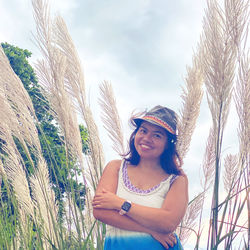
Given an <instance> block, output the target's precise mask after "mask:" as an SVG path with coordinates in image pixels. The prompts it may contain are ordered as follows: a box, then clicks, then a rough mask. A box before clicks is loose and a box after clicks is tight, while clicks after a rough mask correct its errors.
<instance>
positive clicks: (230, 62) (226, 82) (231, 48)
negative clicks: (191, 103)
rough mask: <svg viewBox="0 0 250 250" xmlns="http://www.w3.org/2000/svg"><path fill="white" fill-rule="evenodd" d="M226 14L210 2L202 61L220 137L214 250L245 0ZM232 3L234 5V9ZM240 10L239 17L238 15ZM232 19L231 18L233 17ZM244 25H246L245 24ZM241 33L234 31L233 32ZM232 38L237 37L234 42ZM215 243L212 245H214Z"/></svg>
mask: <svg viewBox="0 0 250 250" xmlns="http://www.w3.org/2000/svg"><path fill="white" fill-rule="evenodd" d="M224 3H225V6H226V7H227V8H231V9H227V10H226V11H223V9H222V7H221V6H220V5H219V4H218V3H217V2H216V1H215V0H207V9H206V13H205V18H204V23H203V39H202V40H203V41H204V49H205V50H204V51H205V55H206V56H203V57H202V60H201V62H202V65H203V66H202V68H203V70H204V79H205V85H206V89H207V99H208V104H209V108H210V111H211V114H212V119H213V129H214V130H215V133H216V137H215V142H214V147H215V154H216V161H215V180H214V191H213V199H212V210H211V223H212V224H211V232H210V233H209V238H208V245H210V246H211V248H212V247H215V246H217V244H219V237H220V236H219V235H218V212H219V211H218V202H219V176H220V169H221V147H222V140H223V132H224V128H225V124H226V120H227V117H228V112H229V106H230V101H231V94H232V86H233V80H234V71H235V63H236V56H237V53H236V52H237V47H236V44H235V41H237V40H238V37H241V35H242V34H241V33H240V32H241V31H242V29H241V30H240V29H239V28H238V27H239V25H241V24H242V22H241V21H242V20H241V19H240V16H244V15H241V14H240V13H243V12H244V11H245V10H246V8H240V9H238V8H235V6H244V5H243V4H239V3H242V0H237V1H234V3H233V2H232V1H231V0H225V1H224ZM229 3H232V4H231V5H230V4H229ZM236 10H237V13H236ZM229 15H230V17H229ZM232 15H233V16H235V17H236V16H237V17H239V18H235V19H234V22H236V23H235V24H234V26H230V25H231V16H232ZM243 25H244V23H243ZM234 29H235V30H236V29H237V31H235V32H234V31H233V30H234ZM232 34H237V37H235V38H233V36H232ZM210 240H211V241H210Z"/></svg>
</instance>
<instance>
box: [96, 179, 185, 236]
mask: <svg viewBox="0 0 250 250" xmlns="http://www.w3.org/2000/svg"><path fill="white" fill-rule="evenodd" d="M124 201H125V200H124V199H122V198H120V197H118V196H117V195H115V194H114V193H111V192H110V191H109V190H106V189H105V188H103V189H102V190H99V191H98V192H97V193H96V196H95V198H94V201H93V206H94V208H95V209H96V210H98V209H100V208H105V209H112V210H117V213H118V211H119V210H120V208H121V205H122V204H123V202H124ZM187 204H188V181H187V177H186V176H179V177H178V178H177V179H176V180H175V182H174V183H173V184H172V186H171V188H170V190H169V192H168V193H167V195H166V198H165V201H164V203H163V205H162V207H161V208H151V207H146V206H141V205H138V204H135V203H132V206H131V208H130V210H129V212H128V213H127V214H126V215H127V216H128V217H129V218H131V219H133V220H134V221H136V222H137V223H139V224H140V225H142V226H144V227H146V228H148V229H151V230H153V231H156V232H159V233H169V232H172V231H173V230H175V229H176V227H177V226H178V224H179V223H180V221H181V219H182V218H183V216H184V214H185V211H186V208H187Z"/></svg>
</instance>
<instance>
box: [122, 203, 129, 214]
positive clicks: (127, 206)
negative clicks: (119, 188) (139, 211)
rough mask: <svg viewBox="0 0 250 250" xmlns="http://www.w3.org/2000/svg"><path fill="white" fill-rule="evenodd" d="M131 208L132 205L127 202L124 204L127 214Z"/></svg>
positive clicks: (123, 207)
mask: <svg viewBox="0 0 250 250" xmlns="http://www.w3.org/2000/svg"><path fill="white" fill-rule="evenodd" d="M130 207H131V204H130V203H129V202H127V201H125V202H124V203H123V204H122V209H123V210H125V211H126V212H128V210H129V209H130Z"/></svg>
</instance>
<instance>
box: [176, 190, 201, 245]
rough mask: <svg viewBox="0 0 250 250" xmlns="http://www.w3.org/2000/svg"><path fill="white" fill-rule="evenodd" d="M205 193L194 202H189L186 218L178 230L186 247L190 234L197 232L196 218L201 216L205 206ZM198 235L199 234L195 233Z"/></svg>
mask: <svg viewBox="0 0 250 250" xmlns="http://www.w3.org/2000/svg"><path fill="white" fill-rule="evenodd" d="M203 199H204V193H200V194H198V195H197V196H196V197H195V198H194V199H193V200H192V201H190V202H189V205H188V208H187V211H186V213H185V216H184V218H183V220H182V222H181V224H180V227H179V228H178V229H177V234H178V236H179V238H180V240H181V242H182V244H183V245H184V244H185V242H186V241H187V240H188V238H189V236H190V234H191V233H192V231H193V232H195V230H194V228H195V225H196V218H197V216H199V214H200V211H201V208H202V205H203ZM195 233H196V235H197V232H195Z"/></svg>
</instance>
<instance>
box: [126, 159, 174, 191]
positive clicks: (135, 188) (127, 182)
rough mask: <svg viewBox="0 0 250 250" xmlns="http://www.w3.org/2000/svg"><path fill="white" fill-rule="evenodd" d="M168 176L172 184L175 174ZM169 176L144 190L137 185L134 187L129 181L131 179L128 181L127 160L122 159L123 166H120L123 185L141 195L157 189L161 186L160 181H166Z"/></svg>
mask: <svg viewBox="0 0 250 250" xmlns="http://www.w3.org/2000/svg"><path fill="white" fill-rule="evenodd" d="M170 176H171V179H170V181H171V184H172V183H173V181H174V180H175V179H176V178H175V177H176V175H174V176H172V175H170ZM170 176H168V177H167V178H166V179H165V180H163V181H161V182H160V183H159V184H157V185H155V186H154V187H152V188H150V189H147V190H144V189H140V188H138V187H135V186H134V185H133V184H132V183H131V181H130V179H129V177H128V166H127V162H126V161H124V163H123V166H122V179H123V183H124V185H125V187H126V188H127V189H128V190H129V191H132V192H135V193H138V194H142V195H145V194H149V193H152V192H153V191H155V190H156V189H158V188H159V187H160V186H161V184H162V183H164V182H166V181H167V180H168V179H169V177H170Z"/></svg>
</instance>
